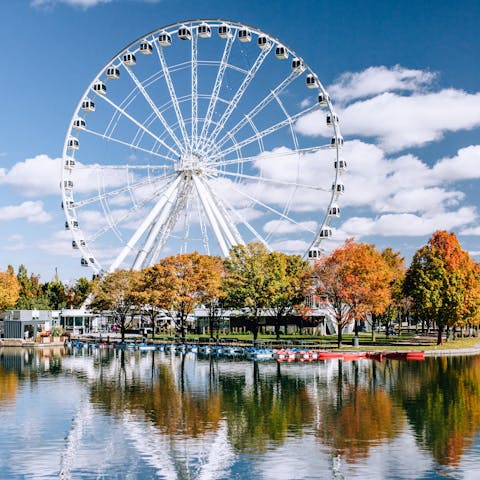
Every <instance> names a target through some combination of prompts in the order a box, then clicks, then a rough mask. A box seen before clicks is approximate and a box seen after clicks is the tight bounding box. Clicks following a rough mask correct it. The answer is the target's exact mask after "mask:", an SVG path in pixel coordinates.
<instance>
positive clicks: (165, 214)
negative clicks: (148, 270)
mask: <svg viewBox="0 0 480 480" xmlns="http://www.w3.org/2000/svg"><path fill="white" fill-rule="evenodd" d="M176 200H177V193H176V192H172V193H171V195H170V196H169V198H168V199H167V201H166V202H165V205H164V207H163V209H162V211H161V212H160V213H159V215H158V216H157V218H156V219H155V222H154V223H153V224H152V228H151V230H150V233H149V234H148V237H147V239H146V240H145V243H144V244H143V246H142V248H141V249H140V250H139V251H138V254H137V256H136V258H135V262H134V263H133V269H134V270H137V269H141V268H143V267H144V266H145V265H144V264H145V259H146V258H147V255H148V254H149V253H150V252H151V250H152V248H153V246H154V244H155V239H156V238H157V236H158V234H159V232H160V230H162V229H163V227H164V226H165V225H166V223H167V221H168V219H169V217H170V216H171V214H172V212H173V210H174V209H175V202H176Z"/></svg>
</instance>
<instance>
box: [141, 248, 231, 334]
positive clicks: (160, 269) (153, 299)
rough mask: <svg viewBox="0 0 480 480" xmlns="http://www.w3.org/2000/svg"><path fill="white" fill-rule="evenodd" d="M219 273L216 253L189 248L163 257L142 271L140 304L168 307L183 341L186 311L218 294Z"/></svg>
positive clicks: (220, 262)
mask: <svg viewBox="0 0 480 480" xmlns="http://www.w3.org/2000/svg"><path fill="white" fill-rule="evenodd" d="M222 273H223V263H222V260H221V259H220V257H211V256H209V255H200V254H199V253H198V252H193V253H184V254H179V255H175V256H171V257H166V258H163V259H162V260H160V262H159V263H158V264H156V265H153V266H152V267H149V268H147V269H145V270H144V271H143V280H142V288H141V289H139V291H142V290H143V297H141V298H142V304H143V305H150V308H156V309H167V310H169V311H170V312H171V315H172V318H173V319H174V320H175V323H176V328H177V332H179V333H180V334H181V337H182V340H183V341H185V334H186V320H187V317H188V315H189V314H191V313H193V312H194V309H195V307H196V306H198V305H202V304H206V303H209V302H210V301H211V300H212V299H213V298H215V297H217V296H218V295H219V294H220V286H221V280H222Z"/></svg>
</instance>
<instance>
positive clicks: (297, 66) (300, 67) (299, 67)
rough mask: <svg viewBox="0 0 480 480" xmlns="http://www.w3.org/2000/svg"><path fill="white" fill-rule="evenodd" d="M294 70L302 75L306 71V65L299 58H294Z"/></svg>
mask: <svg viewBox="0 0 480 480" xmlns="http://www.w3.org/2000/svg"><path fill="white" fill-rule="evenodd" d="M292 70H293V71H294V72H297V73H302V72H303V71H304V70H305V65H304V63H303V62H302V61H301V60H300V59H299V58H294V59H293V60H292Z"/></svg>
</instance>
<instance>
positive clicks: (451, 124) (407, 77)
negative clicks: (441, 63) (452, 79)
mask: <svg viewBox="0 0 480 480" xmlns="http://www.w3.org/2000/svg"><path fill="white" fill-rule="evenodd" d="M434 78H435V75H434V74H432V73H431V72H427V71H422V70H411V69H406V68H403V67H401V66H398V65H397V66H395V67H393V68H390V69H389V68H387V67H384V66H381V67H371V68H367V69H366V70H364V71H361V72H356V73H351V72H348V73H346V74H344V75H342V76H341V77H340V79H339V80H338V82H337V83H335V84H334V85H331V86H330V87H329V91H330V94H331V96H332V99H333V101H334V102H335V101H337V103H338V104H337V111H338V114H339V116H340V126H341V130H342V133H343V134H344V135H353V136H360V137H370V138H374V139H376V143H377V144H378V145H379V146H380V147H381V148H382V149H383V150H385V151H387V152H398V151H401V150H404V149H406V148H410V147H419V146H424V145H426V144H427V143H430V142H433V141H438V140H440V139H442V138H443V136H444V135H445V134H446V133H447V132H458V131H461V130H471V129H474V128H477V127H479V126H480V93H478V92H477V93H467V92H465V91H463V90H457V89H453V88H448V89H443V90H438V91H434V89H433V88H432V80H433V79H434ZM296 129H297V131H298V132H299V133H301V134H303V135H307V136H327V135H328V130H327V129H326V125H325V112H324V111H322V110H315V111H313V112H310V113H309V114H307V115H305V116H304V117H302V118H300V119H299V120H298V121H297V124H296Z"/></svg>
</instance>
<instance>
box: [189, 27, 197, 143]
mask: <svg viewBox="0 0 480 480" xmlns="http://www.w3.org/2000/svg"><path fill="white" fill-rule="evenodd" d="M197 42H198V30H196V29H195V30H192V40H191V44H192V54H191V73H192V98H191V103H192V123H191V127H192V129H191V133H192V135H191V142H190V147H191V149H192V150H193V149H194V148H196V146H197V140H198V139H197V132H198V63H197V57H198V43H197Z"/></svg>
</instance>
